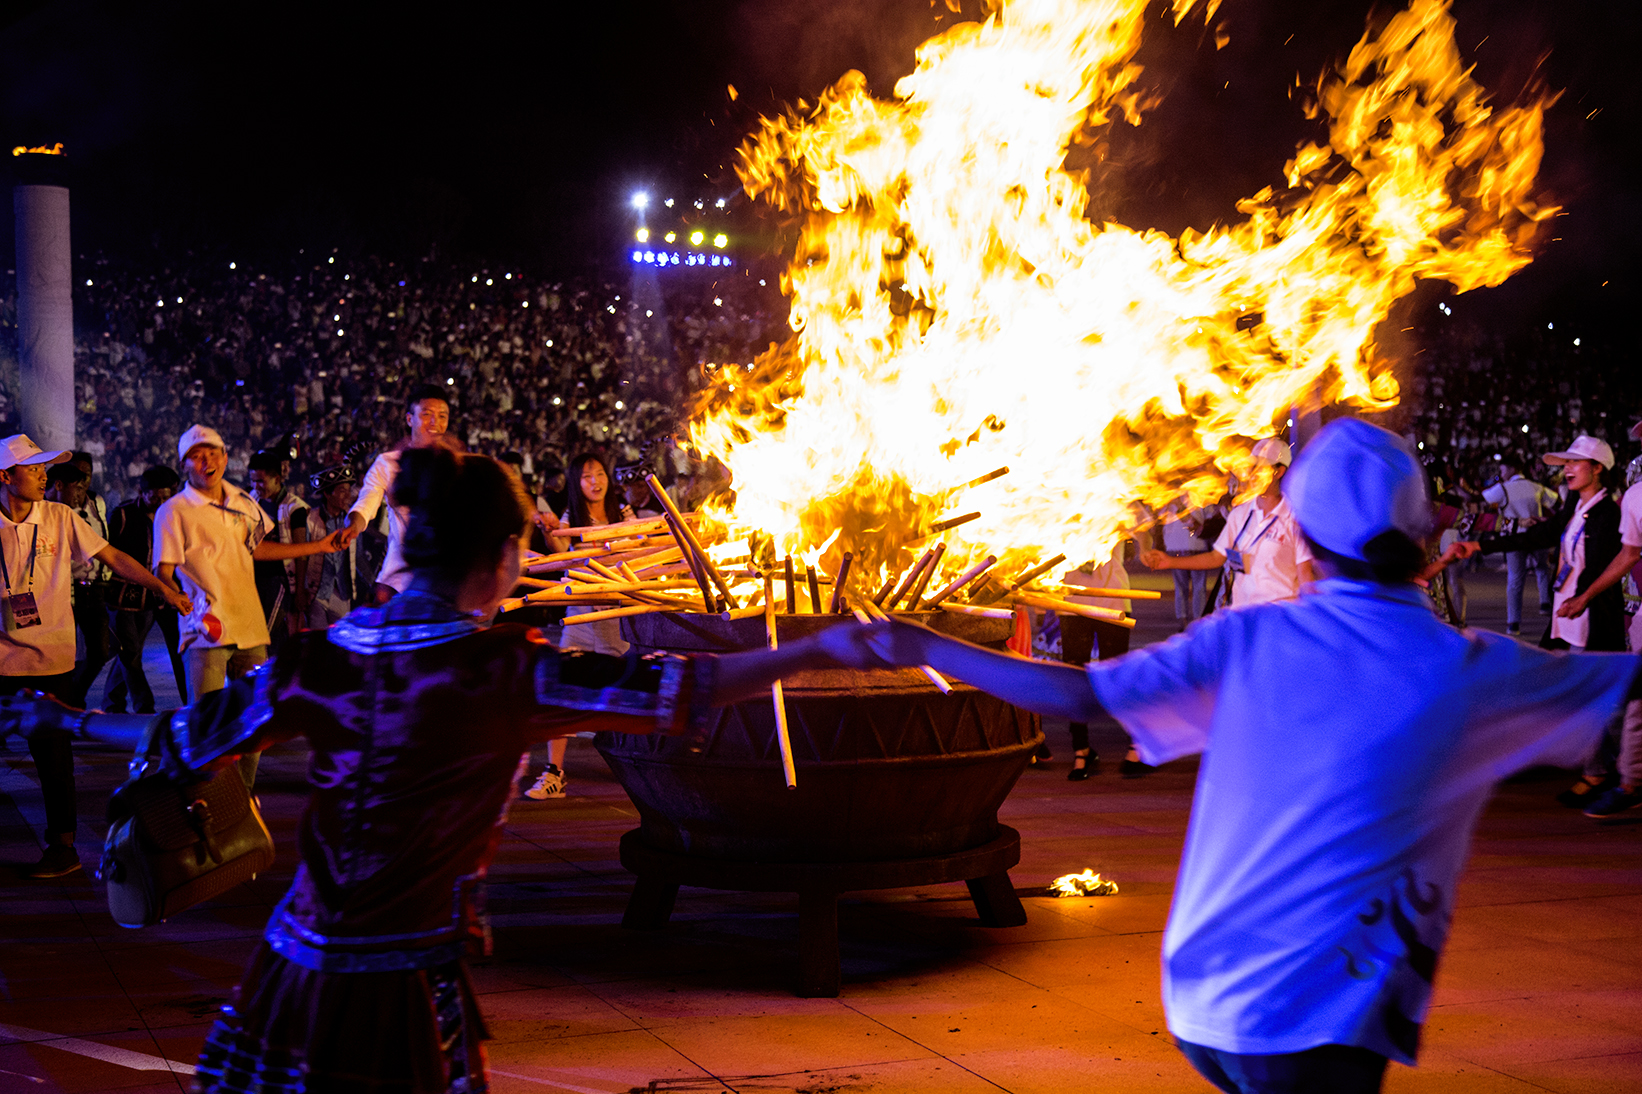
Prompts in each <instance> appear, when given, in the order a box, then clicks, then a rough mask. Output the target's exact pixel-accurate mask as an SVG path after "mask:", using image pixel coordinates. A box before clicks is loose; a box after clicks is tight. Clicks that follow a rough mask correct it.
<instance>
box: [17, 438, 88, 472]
mask: <svg viewBox="0 0 1642 1094" xmlns="http://www.w3.org/2000/svg"><path fill="white" fill-rule="evenodd" d="M72 455H74V453H73V452H70V451H68V450H67V449H64V450H62V451H60V452H42V451H40V446H39V445H37V444H35V443H34V442H33V441H31V440H29V438H28V434H27V433H13V434H12V435H11V436H9V437H7V438H6V439H5V440H3V441H0V471H4V470H6V469H7V468H10V467H18V466H21V465H25V464H27V465H32V464H41V463H62V462H63V461H64V460H66V459H68V458H69V457H70V456H72Z"/></svg>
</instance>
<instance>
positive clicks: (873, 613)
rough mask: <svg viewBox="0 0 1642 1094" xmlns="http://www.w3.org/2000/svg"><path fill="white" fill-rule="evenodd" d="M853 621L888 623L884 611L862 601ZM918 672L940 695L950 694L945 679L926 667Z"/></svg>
mask: <svg viewBox="0 0 1642 1094" xmlns="http://www.w3.org/2000/svg"><path fill="white" fill-rule="evenodd" d="M855 619H856V622H858V623H871V622H873V621H874V620H877V621H878V622H880V623H885V622H888V620H889V616H888V615H887V614H885V612H884V609H882V608H880V607H879V606H878V605H876V604H874V603H872V601H870V600H864V601H862V602H861V606H860V607H859V608H857V609H855ZM918 671H919V672H921V673H923V674H924V676H925V678H926V679H928V680H929V682H930V683H932V684H934V685H935V686H936V687H937V688H938V689H940V692H941V694H942V695H950V694H951V693H952V685H951V684H949V683H947V682H946V677H944V676H942V675H941V674H940V673H938V672H936V671H935V670H934V669H932V668H930V667H929V666H928V665H919V666H918Z"/></svg>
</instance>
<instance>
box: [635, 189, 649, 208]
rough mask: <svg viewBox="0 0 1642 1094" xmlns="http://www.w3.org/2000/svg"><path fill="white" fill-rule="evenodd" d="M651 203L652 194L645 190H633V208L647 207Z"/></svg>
mask: <svg viewBox="0 0 1642 1094" xmlns="http://www.w3.org/2000/svg"><path fill="white" fill-rule="evenodd" d="M649 205H650V195H649V194H647V193H645V192H644V191H643V190H635V191H633V208H635V209H646V208H648V207H649Z"/></svg>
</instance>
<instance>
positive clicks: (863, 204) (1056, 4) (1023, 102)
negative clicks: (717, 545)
mask: <svg viewBox="0 0 1642 1094" xmlns="http://www.w3.org/2000/svg"><path fill="white" fill-rule="evenodd" d="M1191 6H1192V5H1191V2H1190V0H1176V10H1175V17H1176V19H1177V20H1179V19H1181V18H1184V17H1185V16H1186V15H1187V13H1188V11H1189V9H1190V7H1191ZM1144 14H1145V5H1144V4H1143V3H1141V2H1138V0H1093V2H1090V0H1008V2H1004V3H1001V4H999V5H998V6H997V7H996V9H995V10H993V11H992V13H991V14H990V15H989V16H988V17H987V19H986V20H985V21H984V22H980V23H965V24H960V25H958V26H954V27H951V28H949V29H948V30H946V31H945V32H943V33H941V34H939V35H937V36H936V37H933V38H931V39H929V40H928V41H926V42H925V43H924V44H923V45H922V46H920V47H919V48H918V50H917V57H916V59H917V67H916V70H915V71H914V72H912V73H911V74H910V75H908V76H906V77H905V78H903V79H902V80H901V81H900V82H899V83H897V85H896V86H895V89H894V96H893V97H892V98H889V99H880V98H875V97H873V96H872V95H871V94H870V93H869V92H868V90H867V87H866V81H865V79H864V77H862V76H861V74H860V73H858V72H850V73H846V74H845V75H844V76H842V77H841V78H839V79H838V81H837V82H836V83H834V84H833V85H832V86H831V87H829V88H827V89H826V90H825V91H824V92H822V93H821V95H820V96H819V98H818V99H817V100H816V101H815V102H813V103H810V102H805V101H800V102H799V103H797V104H795V105H794V106H793V107H792V108H790V109H788V110H786V111H785V112H783V113H781V114H779V115H777V116H774V117H767V118H764V119H762V120H761V125H760V127H759V129H758V131H757V132H756V133H754V134H752V135H751V136H750V137H749V138H748V140H747V141H746V143H745V144H744V145H743V146H742V148H741V150H740V161H739V164H738V173H739V176H740V178H741V180H742V183H743V185H744V186H745V188H746V190H747V192H748V193H749V194H750V195H752V196H753V197H755V198H758V199H761V200H764V201H767V202H768V203H769V204H770V205H771V206H773V207H774V208H775V209H776V210H778V211H779V212H781V213H784V214H788V215H791V216H795V217H797V218H799V219H800V221H801V227H800V229H799V232H798V240H797V244H796V247H795V250H794V253H793V255H792V258H791V262H790V265H789V267H788V270H787V273H786V274H785V276H784V278H783V282H782V287H783V291H784V292H785V293H786V294H787V296H788V297H789V299H790V302H791V310H790V317H789V318H790V326H791V328H792V336H791V337H790V338H789V339H788V341H787V342H786V343H785V344H783V345H781V346H777V347H772V349H771V350H770V351H769V352H767V353H765V354H764V355H762V356H761V357H760V358H759V359H758V360H757V361H756V362H755V363H754V365H753V366H752V368H751V370H750V371H746V370H741V369H725V370H723V371H721V372H719V373H716V374H714V375H711V376H709V377H708V384H707V387H706V389H705V390H704V392H703V394H702V397H701V399H700V401H699V403H698V405H697V406H696V408H695V412H694V415H693V418H692V421H691V423H690V439H691V442H692V443H693V445H694V446H695V447H696V448H697V449H698V450H700V451H702V452H705V453H708V454H711V455H713V456H716V457H717V458H718V459H720V460H721V461H723V463H724V464H725V465H726V466H727V467H728V468H729V469H730V472H731V475H732V478H731V482H730V490H729V491H728V492H727V493H726V494H724V495H722V496H721V497H720V498H718V499H716V500H715V501H714V502H713V503H712V504H711V505H710V506H709V511H710V512H711V513H712V515H713V516H715V517H716V518H717V519H718V520H720V521H722V522H724V523H725V524H726V525H727V526H728V532H729V536H730V538H731V539H733V540H740V539H743V538H745V537H747V536H749V535H752V536H754V537H755V538H758V539H765V538H767V539H768V540H769V541H770V543H771V546H772V547H773V548H774V550H775V553H776V554H777V555H780V554H793V555H796V556H800V557H806V558H817V557H819V558H820V561H821V565H822V567H823V569H824V570H825V571H827V572H836V570H837V562H838V560H839V558H840V557H841V555H842V553H843V552H845V551H849V552H851V553H852V554H853V555H854V557H855V559H856V562H855V567H856V570H855V572H856V573H857V574H858V575H860V580H861V582H862V583H863V584H865V583H867V582H870V581H875V580H876V579H877V578H878V577H879V576H881V575H882V574H884V573H885V572H888V571H890V570H899V569H902V568H904V567H905V565H906V563H907V561H908V560H909V559H910V558H911V557H913V556H912V554H911V551H910V545H913V544H917V545H918V547H919V549H922V548H923V547H924V546H927V545H928V543H929V542H934V540H933V539H929V538H928V534H929V530H930V527H931V525H933V524H936V523H937V522H939V521H940V520H941V519H942V518H943V517H947V516H950V515H953V514H957V513H962V512H965V511H978V512H979V513H981V517H980V518H979V519H975V520H971V521H969V522H967V523H965V524H962V525H961V526H958V527H956V528H954V529H952V530H950V531H947V532H944V533H941V535H940V537H939V538H940V540H941V541H942V542H944V543H945V544H946V545H947V551H946V555H945V565H946V566H947V567H948V568H949V569H951V570H952V571H953V572H956V571H957V570H958V569H960V568H962V567H964V566H966V565H967V564H968V563H969V562H970V561H971V560H972V559H975V558H978V557H980V556H982V555H985V554H989V553H990V554H996V555H998V556H999V557H1000V559H1001V560H1002V565H1001V566H1000V569H1001V568H1002V567H1003V566H1008V565H1010V564H1011V563H1016V564H1020V563H1026V562H1030V561H1031V560H1034V559H1038V558H1044V557H1047V556H1049V555H1052V554H1056V553H1064V554H1065V555H1067V556H1068V557H1069V558H1070V559H1072V560H1074V562H1076V561H1077V560H1082V559H1102V558H1104V557H1105V556H1106V555H1107V554H1109V553H1110V551H1111V549H1112V546H1113V544H1114V543H1115V542H1116V541H1117V540H1118V538H1119V537H1120V536H1122V535H1123V534H1124V532H1125V531H1126V530H1127V529H1129V528H1131V527H1133V526H1134V524H1135V523H1136V521H1137V519H1139V518H1137V510H1136V508H1135V503H1142V504H1145V505H1149V506H1159V505H1162V504H1164V503H1166V502H1168V501H1169V500H1171V499H1173V498H1175V497H1177V496H1179V495H1180V494H1181V493H1182V492H1184V493H1185V494H1186V495H1188V496H1189V497H1190V498H1191V500H1192V501H1193V502H1194V503H1199V504H1200V503H1203V502H1207V501H1210V500H1213V499H1214V498H1217V497H1219V496H1220V494H1221V493H1222V492H1223V490H1224V488H1225V482H1226V477H1227V475H1228V474H1235V473H1239V472H1246V471H1247V470H1248V468H1247V453H1248V450H1249V448H1250V447H1251V446H1252V444H1253V442H1254V441H1255V440H1257V439H1259V438H1261V437H1265V436H1271V435H1273V434H1274V433H1275V432H1277V431H1278V428H1279V426H1280V424H1281V423H1282V422H1283V421H1285V420H1286V419H1287V417H1288V416H1289V414H1290V412H1291V408H1303V409H1304V408H1314V407H1317V406H1321V405H1333V404H1347V405H1351V406H1355V407H1362V408H1371V409H1372V408H1385V407H1388V406H1390V405H1393V404H1394V403H1395V401H1396V398H1397V385H1396V381H1395V379H1394V378H1393V376H1392V374H1391V365H1392V362H1391V361H1390V360H1389V359H1388V358H1387V357H1386V356H1385V355H1384V354H1383V353H1382V352H1381V351H1380V349H1379V347H1378V346H1377V345H1376V343H1375V340H1374V330H1375V326H1376V324H1378V323H1379V322H1380V321H1381V320H1383V319H1384V318H1385V317H1386V315H1387V314H1388V313H1389V311H1390V309H1391V307H1392V306H1393V305H1394V304H1395V303H1396V301H1397V300H1398V299H1400V298H1401V297H1403V296H1406V295H1407V294H1408V293H1409V292H1411V291H1412V290H1413V288H1414V286H1415V283H1416V281H1418V280H1420V279H1437V280H1442V281H1447V282H1449V283H1451V284H1452V285H1453V286H1454V288H1455V289H1456V290H1457V291H1460V292H1465V291H1468V290H1471V289H1475V288H1478V287H1482V286H1487V285H1496V284H1498V283H1500V282H1501V281H1503V280H1505V279H1506V278H1507V277H1509V276H1510V275H1511V274H1512V273H1513V272H1515V271H1516V270H1518V269H1520V268H1521V267H1522V266H1524V265H1526V264H1527V263H1528V262H1529V260H1530V258H1531V253H1530V244H1531V242H1532V240H1533V237H1534V235H1535V232H1536V229H1537V228H1538V226H1539V225H1540V223H1541V222H1542V221H1544V220H1545V219H1546V218H1547V217H1549V216H1550V215H1552V214H1553V213H1554V212H1555V211H1556V210H1555V209H1552V208H1548V207H1544V206H1541V205H1539V204H1537V203H1536V202H1535V200H1534V180H1535V176H1536V173H1537V171H1538V168H1539V162H1540V157H1541V154H1542V139H1541V123H1542V116H1543V112H1544V109H1545V107H1546V106H1547V105H1548V102H1547V101H1546V100H1544V99H1540V100H1538V101H1534V102H1530V103H1526V104H1523V105H1516V106H1508V107H1499V106H1495V105H1492V104H1490V103H1489V102H1488V99H1487V96H1486V93H1485V91H1484V89H1483V88H1481V87H1480V86H1479V85H1477V84H1476V83H1475V81H1473V80H1472V78H1471V75H1470V72H1469V70H1468V68H1467V67H1466V66H1465V65H1464V64H1463V63H1462V61H1461V59H1460V56H1459V52H1458V50H1457V49H1456V46H1455V41H1454V29H1455V27H1454V20H1453V17H1452V16H1451V14H1450V12H1449V7H1448V4H1447V3H1446V2H1444V0H1413V2H1412V3H1411V4H1410V5H1409V7H1408V8H1406V9H1405V10H1403V11H1401V12H1398V13H1397V14H1395V15H1393V16H1392V17H1391V18H1389V19H1388V20H1385V21H1384V22H1383V23H1381V24H1378V25H1376V27H1374V28H1372V29H1371V30H1370V31H1369V32H1368V33H1365V34H1364V36H1363V37H1362V39H1361V40H1360V41H1359V42H1358V43H1357V44H1356V46H1355V48H1353V49H1352V50H1351V52H1350V54H1349V55H1348V57H1347V58H1346V60H1345V62H1344V63H1343V64H1341V65H1339V66H1338V67H1337V68H1335V69H1334V70H1332V71H1329V72H1326V73H1325V74H1324V75H1323V76H1322V77H1321V78H1320V79H1319V80H1317V81H1316V83H1315V84H1314V85H1312V86H1311V87H1310V88H1308V89H1306V90H1307V91H1308V94H1307V95H1306V96H1303V98H1305V99H1306V101H1308V102H1309V104H1310V106H1309V107H1308V109H1309V110H1310V112H1311V116H1313V117H1315V118H1316V119H1317V120H1318V121H1319V122H1320V123H1321V124H1320V126H1319V129H1320V130H1321V129H1322V128H1325V127H1326V139H1319V140H1317V141H1315V142H1312V143H1308V144H1306V145H1304V146H1303V147H1300V148H1299V149H1297V150H1296V152H1295V155H1294V157H1293V158H1292V159H1291V160H1289V161H1288V163H1286V164H1283V165H1281V168H1282V170H1281V176H1282V181H1281V183H1280V184H1278V185H1273V186H1270V187H1267V188H1265V189H1263V190H1261V191H1260V192H1258V193H1256V194H1253V195H1251V196H1250V197H1248V198H1246V199H1245V200H1243V201H1242V202H1240V203H1239V204H1238V206H1237V209H1238V214H1239V217H1240V218H1241V219H1239V220H1237V221H1235V222H1233V223H1228V224H1225V225H1221V226H1217V227H1215V228H1213V229H1211V230H1208V231H1205V232H1198V231H1186V232H1183V233H1182V234H1181V235H1180V236H1178V237H1171V236H1169V235H1167V234H1165V233H1163V232H1160V231H1157V230H1149V229H1146V228H1144V227H1131V226H1127V225H1124V224H1120V223H1116V222H1114V221H1107V222H1100V223H1097V222H1093V221H1091V220H1089V219H1087V218H1086V216H1085V210H1086V208H1087V207H1088V204H1089V193H1088V191H1087V189H1086V179H1085V177H1084V176H1083V175H1082V174H1080V173H1076V172H1073V171H1069V170H1068V169H1067V168H1066V166H1065V162H1066V158H1067V152H1068V150H1069V148H1070V147H1071V146H1072V144H1073V143H1074V142H1075V141H1080V140H1085V141H1086V140H1087V139H1089V136H1090V134H1092V133H1095V132H1098V131H1099V130H1100V129H1101V127H1105V126H1117V125H1141V124H1143V120H1144V117H1145V114H1146V112H1147V111H1148V110H1150V109H1154V108H1156V109H1167V104H1166V103H1165V104H1162V105H1158V104H1153V103H1148V102H1146V101H1144V99H1143V97H1142V95H1141V93H1140V91H1139V90H1138V87H1139V85H1138V83H1137V77H1138V76H1139V73H1140V70H1139V67H1138V66H1137V65H1136V64H1135V63H1134V56H1135V53H1136V50H1137V49H1138V47H1139V45H1140V40H1141V32H1142V28H1143V24H1144ZM1211 14H1212V8H1211ZM1277 166H1278V165H1275V164H1274V165H1273V167H1274V171H1273V174H1274V177H1275V176H1276V173H1277V172H1276V167H1277ZM1202 169H1203V170H1204V171H1213V170H1214V169H1215V165H1214V164H1212V163H1205V164H1203V165H1202ZM1001 466H1007V467H1008V468H1009V469H1010V472H1009V474H1007V475H1003V476H1001V477H996V478H992V479H991V480H989V481H987V482H985V483H983V484H981V485H971V486H966V485H965V484H969V483H972V482H973V480H975V479H977V478H981V477H983V476H985V475H986V473H987V472H989V471H992V470H993V469H995V468H998V467H1001ZM1017 568H1019V567H1018V565H1017Z"/></svg>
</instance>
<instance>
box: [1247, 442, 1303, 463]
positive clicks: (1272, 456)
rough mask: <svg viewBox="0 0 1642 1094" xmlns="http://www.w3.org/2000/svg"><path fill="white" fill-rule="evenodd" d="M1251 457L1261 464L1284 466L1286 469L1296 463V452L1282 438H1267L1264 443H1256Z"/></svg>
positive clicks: (1250, 453)
mask: <svg viewBox="0 0 1642 1094" xmlns="http://www.w3.org/2000/svg"><path fill="white" fill-rule="evenodd" d="M1249 455H1250V456H1252V457H1254V458H1255V459H1256V460H1258V461H1259V462H1261V463H1269V464H1282V465H1283V466H1284V467H1287V466H1288V465H1289V464H1291V463H1293V462H1294V450H1293V449H1291V448H1290V447H1289V446H1288V442H1287V441H1285V440H1283V439H1282V438H1281V437H1267V438H1266V439H1265V440H1263V441H1256V442H1255V445H1254V448H1253V450H1252V451H1250V452H1249Z"/></svg>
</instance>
